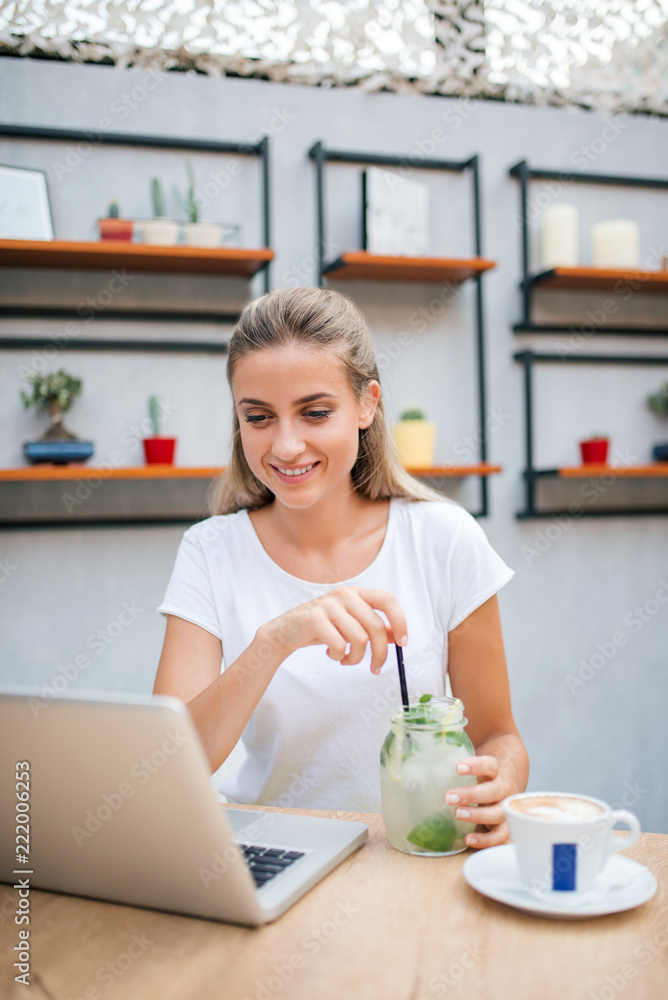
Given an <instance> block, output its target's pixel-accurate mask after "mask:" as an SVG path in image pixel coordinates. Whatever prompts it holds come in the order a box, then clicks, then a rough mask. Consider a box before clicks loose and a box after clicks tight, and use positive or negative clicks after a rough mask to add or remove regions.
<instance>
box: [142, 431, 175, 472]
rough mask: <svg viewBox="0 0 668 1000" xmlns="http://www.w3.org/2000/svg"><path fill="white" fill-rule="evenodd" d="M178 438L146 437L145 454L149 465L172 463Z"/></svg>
mask: <svg viewBox="0 0 668 1000" xmlns="http://www.w3.org/2000/svg"><path fill="white" fill-rule="evenodd" d="M175 448H176V438H163V437H151V438H144V455H145V456H146V464H147V465H172V464H173V463H174V449H175Z"/></svg>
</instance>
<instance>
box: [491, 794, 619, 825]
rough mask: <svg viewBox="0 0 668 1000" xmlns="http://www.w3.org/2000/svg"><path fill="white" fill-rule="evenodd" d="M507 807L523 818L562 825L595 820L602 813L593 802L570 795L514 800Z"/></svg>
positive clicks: (536, 796) (539, 796)
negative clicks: (555, 822) (543, 820)
mask: <svg viewBox="0 0 668 1000" xmlns="http://www.w3.org/2000/svg"><path fill="white" fill-rule="evenodd" d="M509 805H510V808H511V809H512V810H513V811H514V812H518V813H521V814H522V815H523V816H532V817H534V818H535V819H545V820H550V821H555V820H556V821H558V822H559V821H561V822H563V823H569V822H570V823H578V822H579V823H581V822H582V821H583V820H584V821H586V820H590V819H596V817H597V816H600V815H601V814H602V813H603V811H604V810H603V809H602V808H601V806H599V805H597V804H596V803H595V802H590V801H589V800H588V799H579V798H576V797H575V796H570V795H532V796H527V797H526V798H525V799H515V800H514V801H513V802H510V803H509Z"/></svg>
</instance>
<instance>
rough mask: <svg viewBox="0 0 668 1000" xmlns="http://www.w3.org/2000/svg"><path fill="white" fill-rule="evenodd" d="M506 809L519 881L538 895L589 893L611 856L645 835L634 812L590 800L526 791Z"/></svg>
mask: <svg viewBox="0 0 668 1000" xmlns="http://www.w3.org/2000/svg"><path fill="white" fill-rule="evenodd" d="M503 809H504V812H505V814H506V821H507V823H508V827H509V829H510V839H511V842H512V844H513V847H514V848H515V854H516V856H517V865H518V868H519V874H520V878H521V879H522V881H523V882H524V883H525V884H526V885H528V886H529V888H530V889H534V890H536V891H538V892H586V891H587V890H588V889H591V888H593V886H594V883H595V881H596V878H597V877H598V875H600V874H601V872H602V871H603V869H604V868H605V866H606V864H607V863H608V860H609V859H610V858H611V857H612V855H613V854H615V852H616V851H621V850H624V849H625V848H627V847H631V845H632V844H635V842H636V841H637V839H638V837H639V836H640V823H639V821H638V819H637V817H636V816H634V815H633V813H630V812H629V811H628V810H627V809H612V808H611V807H610V806H609V805H607V803H605V802H603V801H602V799H595V798H593V797H592V796H590V795H577V794H572V793H571V792H522V793H521V794H519V795H510V796H509V797H508V798H506V799H504V800H503ZM617 823H625V824H626V825H628V827H629V834H628V836H626V837H617V836H615V835H614V834H613V832H612V828H613V827H614V826H615V825H616V824H617Z"/></svg>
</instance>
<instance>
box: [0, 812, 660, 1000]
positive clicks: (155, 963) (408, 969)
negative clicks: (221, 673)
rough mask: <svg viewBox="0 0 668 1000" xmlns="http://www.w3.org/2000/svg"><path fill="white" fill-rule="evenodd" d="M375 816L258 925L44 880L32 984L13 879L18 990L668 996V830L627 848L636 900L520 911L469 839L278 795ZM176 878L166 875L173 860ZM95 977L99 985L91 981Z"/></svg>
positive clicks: (415, 997)
mask: <svg viewBox="0 0 668 1000" xmlns="http://www.w3.org/2000/svg"><path fill="white" fill-rule="evenodd" d="M277 811H289V812H296V813H302V814H304V815H312V816H328V817H338V818H341V819H354V820H360V821H362V822H364V823H367V824H368V826H369V840H368V842H367V843H366V844H365V845H364V846H363V847H361V848H360V849H359V850H357V851H355V853H354V854H352V855H351V856H350V857H349V858H347V859H346V860H345V861H344V862H343V863H342V864H341V865H340V866H339V867H338V868H336V869H335V870H334V871H333V872H331V873H330V874H329V875H328V876H327V877H326V878H325V879H324V880H323V881H322V882H321V883H320V884H319V885H317V886H316V887H315V888H314V889H312V890H311V891H310V892H308V893H307V894H306V896H304V897H303V898H302V899H301V900H299V902H298V903H296V904H295V905H294V906H293V907H292V908H291V909H290V910H288V912H287V913H285V914H284V915H283V916H282V917H280V918H279V920H278V921H276V922H275V923H273V924H269V925H267V926H266V927H263V928H260V929H258V930H251V929H248V928H244V927H237V926H234V925H229V924H219V923H214V922H211V921H207V920H199V919H195V918H190V917H181V916H176V915H173V914H166V913H159V912H156V911H152V910H142V909H138V908H136V907H131V906H119V905H116V904H113V903H100V902H96V901H94V900H87V899H80V898H77V897H74V896H64V895H60V894H58V893H50V892H40V891H37V890H33V891H32V892H31V925H30V930H31V935H30V942H31V952H32V962H31V983H30V987H29V988H28V989H26V987H25V986H21V985H19V984H17V983H15V982H14V974H15V973H14V970H13V969H12V963H13V962H14V961H15V958H14V953H13V952H12V948H13V946H14V945H15V944H16V943H17V941H18V934H17V928H16V926H15V925H14V923H13V912H14V909H15V906H16V893H15V891H14V890H13V889H12V888H10V887H8V886H5V885H2V886H0V928H1V930H2V933H1V935H0V941H1V943H0V996H2V997H3V998H7V1000H15V998H25V997H27V996H28V997H33V998H39V1000H77V998H81V997H85V998H86V1000H100V998H103V1000H116V998H118V1000H121V998H122V1000H190V998H192V1000H214V998H216V1000H286V998H289V1000H330V998H331V1000H438V998H440V997H460V998H464V997H465V998H466V1000H524V998H527V1000H528V998H531V1000H553V998H554V1000H576V998H580V997H581V998H582V1000H594V998H596V1000H616V998H617V997H618V996H619V997H621V998H622V1000H644V998H647V1000H662V998H663V997H666V996H668V835H664V834H651V833H645V834H643V835H642V837H641V839H640V841H639V842H638V843H637V844H636V845H635V847H632V848H631V849H630V850H629V851H628V852H625V853H627V854H628V856H629V857H632V858H635V860H637V861H640V862H641V863H642V864H645V865H647V866H648V867H649V868H650V869H651V870H652V871H653V872H654V874H655V876H656V878H657V880H658V882H659V891H658V892H657V894H656V895H655V896H654V898H653V899H652V900H650V901H649V902H648V903H645V904H644V905H643V906H641V907H638V908H637V909H635V910H629V911H627V912H625V913H619V914H614V915H610V916H606V917H599V918H596V919H590V920H585V921H559V920H552V919H549V918H543V917H536V916H531V915H529V914H526V913H521V912H519V911H517V910H513V909H511V908H509V907H506V906H503V905H501V904H500V903H495V902H493V901H492V900H489V899H487V898H485V897H484V896H481V895H479V894H478V893H477V892H475V891H474V890H473V889H471V888H470V887H469V886H468V885H467V883H466V882H465V881H464V878H463V877H462V875H461V868H462V864H463V862H464V859H465V858H466V857H467V855H468V853H470V852H466V853H465V854H459V855H456V856H454V857H451V858H440V859H436V858H417V857H411V856H409V855H405V854H402V853H400V852H399V851H395V850H394V849H393V848H392V847H390V845H389V843H388V842H387V840H386V838H385V834H384V831H383V824H382V819H381V817H380V816H379V815H377V814H372V813H340V812H320V811H318V812H316V811H311V810H302V809H294V810H277ZM166 877H168V876H167V875H166ZM86 991H88V992H86Z"/></svg>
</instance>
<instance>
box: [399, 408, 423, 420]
mask: <svg viewBox="0 0 668 1000" xmlns="http://www.w3.org/2000/svg"><path fill="white" fill-rule="evenodd" d="M426 419H427V418H426V416H425V414H424V410H420V409H418V408H417V407H414V408H413V409H410V410H403V411H402V412H401V414H400V416H399V420H426Z"/></svg>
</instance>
